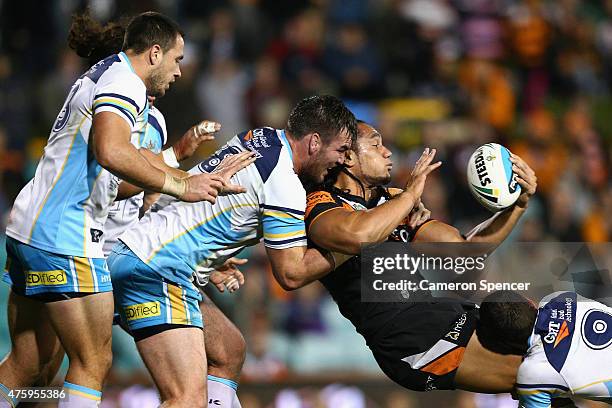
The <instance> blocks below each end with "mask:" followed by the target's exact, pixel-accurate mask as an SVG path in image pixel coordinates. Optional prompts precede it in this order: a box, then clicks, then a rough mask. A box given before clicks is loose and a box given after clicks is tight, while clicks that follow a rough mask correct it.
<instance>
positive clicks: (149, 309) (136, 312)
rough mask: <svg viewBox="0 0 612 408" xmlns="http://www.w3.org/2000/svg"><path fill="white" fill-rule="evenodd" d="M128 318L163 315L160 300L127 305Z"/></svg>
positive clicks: (126, 313) (135, 318) (126, 314)
mask: <svg viewBox="0 0 612 408" xmlns="http://www.w3.org/2000/svg"><path fill="white" fill-rule="evenodd" d="M123 310H124V311H125V316H126V317H127V319H128V320H138V319H146V318H147V317H156V316H161V307H160V305H159V302H146V303H138V304H135V305H131V306H126V307H125V308H124V309H123Z"/></svg>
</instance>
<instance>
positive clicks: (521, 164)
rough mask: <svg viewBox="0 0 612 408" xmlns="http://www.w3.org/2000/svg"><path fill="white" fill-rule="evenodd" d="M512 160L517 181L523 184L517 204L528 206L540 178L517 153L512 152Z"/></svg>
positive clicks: (523, 206)
mask: <svg viewBox="0 0 612 408" xmlns="http://www.w3.org/2000/svg"><path fill="white" fill-rule="evenodd" d="M510 161H511V162H512V171H514V172H515V173H516V176H517V177H516V181H517V182H518V183H519V185H520V186H521V195H520V196H519V198H518V200H516V205H517V206H519V207H521V208H527V203H528V202H529V199H530V198H531V196H532V195H534V194H535V192H536V189H537V188H538V178H537V177H536V174H535V172H534V171H533V170H532V169H531V167H529V165H528V164H527V163H525V161H523V159H521V158H520V157H518V156H517V155H515V154H513V153H511V154H510Z"/></svg>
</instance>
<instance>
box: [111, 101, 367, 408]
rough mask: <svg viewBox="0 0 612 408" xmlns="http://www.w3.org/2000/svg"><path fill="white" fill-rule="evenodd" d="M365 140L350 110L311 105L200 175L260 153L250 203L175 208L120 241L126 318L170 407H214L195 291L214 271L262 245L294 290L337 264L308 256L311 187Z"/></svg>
mask: <svg viewBox="0 0 612 408" xmlns="http://www.w3.org/2000/svg"><path fill="white" fill-rule="evenodd" d="M355 136H356V121H355V118H354V116H353V114H352V113H351V112H350V111H349V110H348V109H347V108H346V107H345V106H344V104H343V103H342V102H341V101H340V100H338V99H337V98H335V97H331V96H317V97H311V98H306V99H304V100H302V101H301V102H300V103H299V104H298V105H297V106H296V107H295V108H294V109H293V111H292V112H291V114H290V116H289V120H288V123H287V127H286V129H285V130H280V129H272V128H258V129H253V130H250V131H247V132H243V133H241V134H239V135H237V136H235V137H234V138H233V139H231V140H230V141H229V142H228V143H227V144H226V145H225V146H223V147H222V148H221V149H220V150H219V151H218V152H216V153H215V154H214V155H213V156H211V157H210V158H209V159H207V160H205V161H204V162H203V163H201V164H200V165H199V166H197V167H196V168H194V169H193V170H192V171H191V172H192V173H193V174H196V173H206V172H211V171H215V170H216V169H217V168H218V166H223V164H222V160H223V159H224V158H225V157H232V156H235V155H237V154H240V152H243V151H253V152H255V153H256V157H257V160H256V161H255V163H254V164H252V165H250V166H248V167H246V168H245V169H244V170H241V171H239V172H238V173H236V175H235V176H234V177H233V179H232V180H233V181H234V182H236V183H240V185H242V186H244V187H245V188H246V189H247V191H246V193H244V194H239V195H233V196H227V197H220V198H219V199H218V200H217V202H216V203H215V204H214V205H210V204H205V203H193V204H190V203H184V202H178V201H174V202H170V203H169V204H167V205H165V206H163V207H162V208H161V209H159V210H158V211H157V212H152V211H151V212H149V213H147V214H146V215H145V216H144V217H143V218H142V219H141V220H140V221H139V223H138V224H136V226H135V227H134V228H132V229H130V230H129V231H127V232H126V233H125V234H124V235H122V236H121V237H120V241H121V243H120V244H119V245H118V246H116V247H115V248H114V249H113V253H112V254H111V255H110V256H109V258H108V262H109V268H110V269H111V274H112V277H113V285H114V290H115V300H116V303H117V308H118V309H119V311H120V313H121V315H122V318H123V320H124V322H125V323H127V325H128V326H129V328H130V331H131V333H132V335H133V336H134V339H135V341H136V344H137V347H138V350H139V352H140V354H141V356H142V358H143V360H144V362H145V364H146V366H147V368H148V370H149V371H150V373H151V375H152V376H153V379H154V381H155V383H156V385H157V387H158V389H159V391H160V395H161V398H162V401H164V404H168V406H174V405H177V406H179V405H180V406H194V407H196V406H205V401H202V395H206V373H207V368H206V357H205V356H206V350H205V343H204V336H203V335H202V330H201V329H202V327H203V322H202V315H201V313H200V310H199V308H198V301H199V300H200V299H201V296H200V293H199V291H198V289H197V287H196V286H195V285H194V283H192V281H194V282H195V284H197V285H199V286H203V285H205V284H206V283H207V282H208V280H209V277H210V274H211V272H212V271H213V270H214V268H216V267H218V266H219V265H221V264H223V263H224V262H225V261H226V260H227V259H228V258H230V257H232V256H234V255H236V254H237V253H238V252H240V251H241V250H242V249H243V248H244V247H246V246H250V245H254V244H256V243H258V242H259V241H260V240H261V239H262V238H263V242H264V245H265V247H266V250H267V253H268V257H269V259H270V261H271V264H272V269H273V272H274V273H275V274H277V275H279V276H280V275H282V276H284V277H285V279H284V280H283V281H282V282H283V284H284V285H287V286H289V285H291V284H292V282H291V281H292V280H301V279H302V277H303V276H304V275H308V276H312V279H313V280H314V279H316V278H317V277H318V274H317V271H327V270H328V268H329V267H330V265H332V266H333V264H334V260H333V259H331V257H330V256H329V255H328V256H323V255H322V254H321V253H320V252H318V251H317V250H310V249H309V250H307V249H306V235H305V228H304V210H305V206H306V193H305V191H304V188H303V187H302V182H305V183H306V182H314V183H317V182H321V181H322V180H323V177H324V176H325V175H326V174H327V172H328V170H329V169H330V168H333V167H335V166H336V165H338V164H341V163H342V162H343V159H344V152H345V151H346V150H348V149H349V147H350V145H351V142H352V140H353V138H354V137H355ZM220 163H221V164H220Z"/></svg>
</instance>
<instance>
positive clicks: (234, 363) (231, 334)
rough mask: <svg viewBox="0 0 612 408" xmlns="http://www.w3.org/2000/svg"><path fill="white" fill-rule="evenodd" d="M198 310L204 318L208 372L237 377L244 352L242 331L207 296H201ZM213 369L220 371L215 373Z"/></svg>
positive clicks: (244, 345)
mask: <svg viewBox="0 0 612 408" xmlns="http://www.w3.org/2000/svg"><path fill="white" fill-rule="evenodd" d="M200 311H201V312H202V318H203V320H204V341H205V344H206V356H207V358H208V366H209V367H210V374H213V375H219V376H221V377H224V378H228V376H229V377H232V378H230V379H234V378H236V377H238V376H239V374H240V370H241V369H242V364H243V363H244V358H245V353H246V343H245V341H244V337H243V336H242V333H240V330H239V329H238V328H237V327H236V326H235V325H234V323H232V322H231V320H230V319H228V318H227V316H225V314H223V312H222V311H221V310H220V309H219V308H218V307H217V306H216V305H215V304H214V302H213V301H212V300H211V299H210V298H209V297H208V296H203V298H202V301H201V302H200ZM215 370H221V371H220V372H217V373H216V374H215V373H214V372H213V371H215ZM236 379H237V378H236Z"/></svg>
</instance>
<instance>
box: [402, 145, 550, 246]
mask: <svg viewBox="0 0 612 408" xmlns="http://www.w3.org/2000/svg"><path fill="white" fill-rule="evenodd" d="M510 160H511V161H512V163H514V166H513V170H514V171H515V172H516V173H517V175H518V178H517V180H518V182H519V184H520V185H521V188H522V190H523V193H522V194H521V195H520V197H519V199H518V200H517V202H516V204H515V205H514V206H512V207H511V208H509V209H507V210H505V211H501V212H498V213H496V214H494V215H493V216H492V217H491V218H489V219H488V220H486V221H484V222H483V223H481V224H479V225H477V226H476V227H475V228H473V229H472V230H471V231H470V232H469V233H468V234H466V236H465V237H464V236H462V235H461V233H460V232H459V230H458V229H457V228H455V227H453V226H451V225H448V224H445V223H443V222H440V221H437V220H434V221H432V222H430V223H428V224H427V225H425V226H424V227H423V228H422V229H420V230H419V231H418V232H417V234H416V236H415V238H414V242H478V243H488V244H493V245H494V246H497V245H500V244H501V243H502V242H503V241H504V240H505V239H506V238H507V237H508V235H509V234H510V232H512V230H513V229H514V227H515V226H516V223H517V222H518V220H519V219H520V218H521V216H522V215H523V214H524V213H525V209H526V208H527V205H528V203H529V199H530V198H531V196H533V195H534V194H535V192H536V189H537V186H538V180H537V177H536V175H535V173H534V171H533V170H532V169H531V168H530V167H529V166H528V165H527V163H525V162H524V161H523V160H522V159H521V158H520V157H518V156H516V155H514V154H513V155H512V156H511V157H510ZM411 222H412V219H411ZM491 249H494V247H491Z"/></svg>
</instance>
